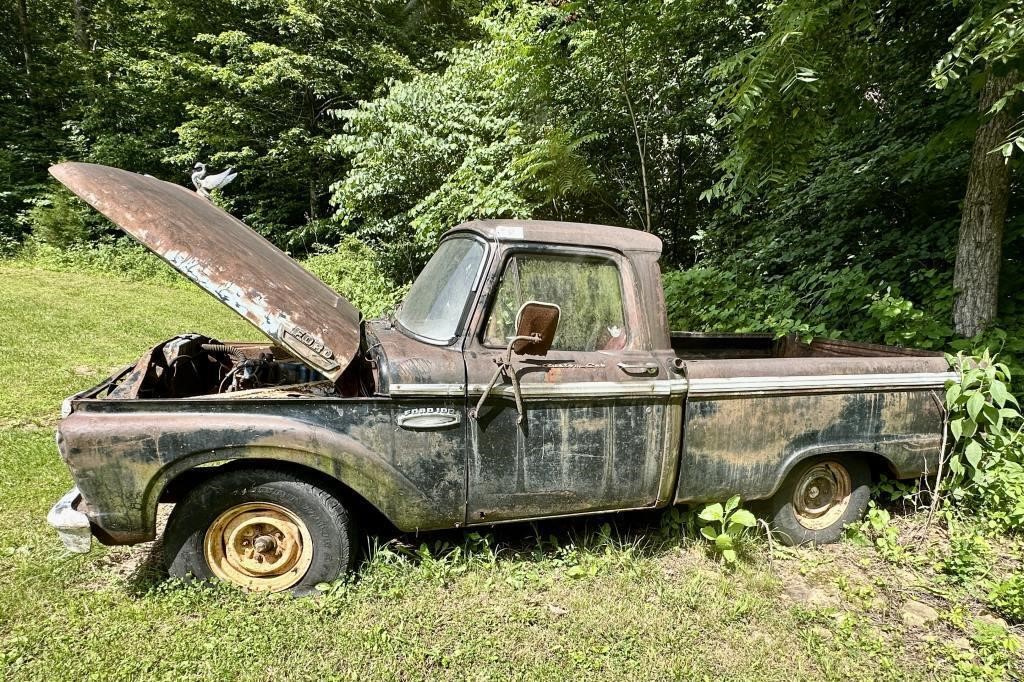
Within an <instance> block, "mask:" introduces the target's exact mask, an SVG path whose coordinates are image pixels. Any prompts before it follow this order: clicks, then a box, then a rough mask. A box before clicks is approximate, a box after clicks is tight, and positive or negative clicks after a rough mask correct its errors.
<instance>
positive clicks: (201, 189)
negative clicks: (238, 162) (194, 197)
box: [192, 163, 238, 199]
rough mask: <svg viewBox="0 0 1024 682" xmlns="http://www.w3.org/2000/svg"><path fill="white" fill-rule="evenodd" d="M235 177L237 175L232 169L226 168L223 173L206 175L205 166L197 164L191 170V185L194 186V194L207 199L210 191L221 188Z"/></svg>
mask: <svg viewBox="0 0 1024 682" xmlns="http://www.w3.org/2000/svg"><path fill="white" fill-rule="evenodd" d="M237 175H238V173H236V172H235V169H234V168H228V169H227V170H226V171H224V172H223V173H217V174H216V175H207V174H206V164H205V163H197V164H196V165H195V166H193V168H192V184H193V185H195V188H196V194H198V195H199V196H201V197H206V198H207V199H209V198H210V190H212V189H217V188H218V187H223V186H224V185H226V184H228V183H229V182H231V181H232V180H234V179H235V176H237Z"/></svg>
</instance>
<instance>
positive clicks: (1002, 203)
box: [953, 73, 1016, 336]
mask: <svg viewBox="0 0 1024 682" xmlns="http://www.w3.org/2000/svg"><path fill="white" fill-rule="evenodd" d="M1015 81H1016V78H1015V74H1009V75H1007V76H995V75H993V74H991V73H990V74H989V76H988V78H987V79H986V82H985V87H984V88H983V89H982V91H981V97H980V98H979V102H978V107H979V111H980V112H981V115H982V116H986V115H987V112H988V110H989V109H990V108H991V107H992V105H993V104H994V103H995V101H996V100H998V99H999V97H1000V96H1001V95H1002V94H1003V93H1004V92H1006V90H1007V89H1009V88H1010V86H1012V85H1013V83H1014V82H1015ZM1011 124H1012V117H1011V115H1010V113H1009V112H1007V111H1006V110H1005V109H1004V110H1003V111H1001V112H999V113H998V114H996V115H995V116H987V117H986V118H985V119H984V120H983V122H982V124H981V126H979V127H978V132H977V133H975V136H974V145H973V146H972V148H971V166H970V170H969V171H968V175H967V193H966V195H965V196H964V203H963V216H962V217H961V220H960V238H959V243H958V244H957V250H956V268H955V270H954V274H953V286H954V287H956V289H957V296H956V301H955V302H954V304H953V325H954V327H955V329H956V332H957V333H958V334H960V335H962V336H974V335H975V334H977V333H978V332H980V331H982V330H983V329H985V327H986V326H988V325H989V324H990V323H991V322H992V320H993V319H994V318H995V316H996V307H997V304H998V302H999V267H1000V264H1001V263H1002V252H1003V227H1004V224H1005V222H1006V206H1007V202H1008V200H1009V195H1010V170H1009V168H1008V167H1007V165H1006V162H1005V160H1004V159H1003V156H1002V155H1001V154H999V153H998V152H996V153H992V150H993V149H995V148H996V147H998V146H1000V145H1001V144H1002V142H1003V140H1004V139H1005V137H1006V134H1007V132H1008V131H1009V127H1010V125H1011Z"/></svg>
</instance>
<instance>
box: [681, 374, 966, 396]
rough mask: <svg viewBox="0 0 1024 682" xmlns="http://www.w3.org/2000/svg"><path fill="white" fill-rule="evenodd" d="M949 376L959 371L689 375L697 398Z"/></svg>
mask: <svg viewBox="0 0 1024 682" xmlns="http://www.w3.org/2000/svg"><path fill="white" fill-rule="evenodd" d="M950 380H952V381H959V375H958V374H957V373H956V372H907V373H903V374H895V373H894V374H824V375H819V376H786V377H729V378H723V379H690V391H689V395H690V396H691V397H695V398H698V397H706V396H727V395H765V394H769V393H773V394H775V393H779V394H786V393H827V392H834V391H846V390H860V391H867V390H871V391H890V390H903V389H921V390H923V389H940V388H943V387H944V386H945V384H946V382H947V381H950Z"/></svg>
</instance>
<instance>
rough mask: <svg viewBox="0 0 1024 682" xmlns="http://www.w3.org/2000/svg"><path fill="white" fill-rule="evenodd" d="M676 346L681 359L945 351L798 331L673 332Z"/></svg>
mask: <svg viewBox="0 0 1024 682" xmlns="http://www.w3.org/2000/svg"><path fill="white" fill-rule="evenodd" d="M671 337H672V350H673V351H675V354H676V357H678V358H679V359H680V360H735V359H743V358H836V357H846V358H851V357H852V358H879V357H918V358H920V357H940V358H941V357H942V353H937V352H934V351H926V350H919V349H916V348H900V347H898V346H884V345H881V344H875V343H857V342H854V341H839V340H836V339H825V338H815V339H814V340H812V341H811V342H810V343H806V342H804V341H801V340H800V339H799V338H798V337H796V336H795V335H789V336H783V337H779V338H776V337H775V336H774V335H772V334H727V333H714V332H711V333H705V332H681V331H680V332H672V334H671Z"/></svg>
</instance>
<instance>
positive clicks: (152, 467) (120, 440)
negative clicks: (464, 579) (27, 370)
mask: <svg viewBox="0 0 1024 682" xmlns="http://www.w3.org/2000/svg"><path fill="white" fill-rule="evenodd" d="M134 405H137V403H134V404H133V406H134ZM104 407H105V408H109V406H104ZM191 407H192V409H193V410H194V408H195V406H194V405H192V406H191ZM354 407H355V408H356V409H351V410H348V409H346V410H339V409H337V408H335V409H333V410H328V411H327V413H324V412H323V410H321V411H319V412H318V411H317V410H315V409H314V410H307V411H305V412H303V413H301V414H302V416H304V417H306V418H305V419H300V418H298V414H293V415H288V414H285V415H281V414H266V413H265V412H263V413H261V412H257V411H244V412H242V411H238V410H237V409H235V410H217V409H211V408H208V407H206V406H204V410H203V411H202V412H197V411H181V408H180V406H179V407H178V410H175V411H173V412H168V411H165V410H162V409H160V410H157V409H149V410H133V411H129V412H122V411H113V410H109V409H108V410H105V411H76V412H75V413H73V414H72V415H71V416H69V417H68V418H67V419H65V420H64V421H63V422H62V423H61V425H60V427H59V431H58V433H59V435H58V440H59V442H60V443H61V452H62V455H63V456H64V459H65V461H66V462H67V464H68V466H69V467H70V468H71V470H72V474H73V475H74V478H75V481H76V482H77V484H78V487H79V488H80V489H81V491H82V495H83V497H84V499H85V500H86V501H87V502H88V507H89V512H88V513H89V517H90V520H91V521H92V522H93V523H94V524H95V525H96V526H98V527H99V528H100V529H101V530H102V531H103V534H104V535H106V536H108V537H109V539H110V540H111V541H112V542H116V543H131V542H140V541H145V540H149V539H152V538H153V536H154V534H155V519H156V508H157V502H158V501H159V499H160V497H161V495H162V493H163V491H164V489H165V488H166V486H167V485H168V484H169V483H170V482H171V481H172V480H174V478H175V477H177V476H178V475H180V474H181V473H183V472H185V471H188V470H190V469H193V468H195V467H197V466H200V465H203V464H208V463H211V462H218V461H224V460H245V459H257V458H258V459H271V460H279V461H283V462H290V463H294V464H299V465H302V466H306V467H309V468H312V469H315V470H317V471H320V472H322V473H324V474H326V475H328V476H331V477H332V478H334V479H337V480H338V481H340V482H341V483H343V484H344V485H345V486H347V487H348V488H350V489H351V490H353V491H354V492H355V493H356V494H358V495H359V496H361V497H362V498H363V499H365V500H366V501H367V502H369V503H370V504H371V505H373V506H374V507H376V508H377V509H378V510H379V511H380V512H381V513H382V514H383V515H384V516H385V517H387V518H388V520H389V521H391V522H392V523H393V524H395V526H397V527H398V528H400V529H402V530H416V529H432V528H442V527H451V526H453V525H456V524H457V523H458V522H460V521H462V520H463V519H462V514H463V513H464V512H463V511H462V509H461V507H460V501H461V495H462V486H463V481H464V474H463V472H462V471H461V470H459V471H452V468H453V467H452V466H451V462H454V461H457V460H454V459H452V458H451V457H449V455H451V454H452V453H449V452H446V451H445V450H444V448H443V447H438V443H439V442H424V443H423V444H422V450H423V452H422V457H418V458H416V457H414V458H411V459H410V458H406V459H405V460H403V461H401V464H402V466H398V465H396V457H395V452H396V448H398V447H399V446H400V443H398V442H396V438H395V433H394V431H395V429H394V427H393V425H392V418H391V410H390V406H389V405H387V404H386V403H385V404H381V403H376V404H374V403H364V404H363V405H361V406H359V405H357V406H354ZM313 419H315V420H318V423H314V422H313V421H312V420H313ZM413 447H415V444H413ZM413 454H416V453H413ZM427 481H429V483H426V482H427Z"/></svg>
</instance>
